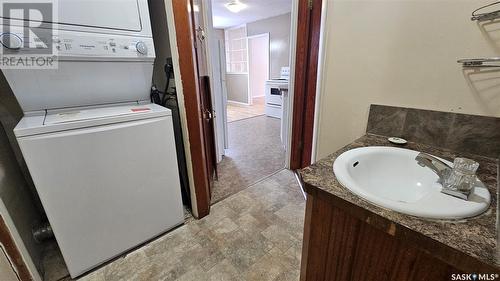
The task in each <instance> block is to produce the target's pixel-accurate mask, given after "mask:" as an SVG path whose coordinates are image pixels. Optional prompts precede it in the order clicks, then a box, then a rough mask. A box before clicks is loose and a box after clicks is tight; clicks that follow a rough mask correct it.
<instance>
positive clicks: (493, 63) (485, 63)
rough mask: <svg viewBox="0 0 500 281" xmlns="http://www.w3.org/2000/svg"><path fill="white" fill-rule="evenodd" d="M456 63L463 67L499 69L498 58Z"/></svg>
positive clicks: (463, 60)
mask: <svg viewBox="0 0 500 281" xmlns="http://www.w3.org/2000/svg"><path fill="white" fill-rule="evenodd" d="M457 62H458V63H461V64H462V66H463V67H500V57H491V58H478V59H460V60H458V61H457Z"/></svg>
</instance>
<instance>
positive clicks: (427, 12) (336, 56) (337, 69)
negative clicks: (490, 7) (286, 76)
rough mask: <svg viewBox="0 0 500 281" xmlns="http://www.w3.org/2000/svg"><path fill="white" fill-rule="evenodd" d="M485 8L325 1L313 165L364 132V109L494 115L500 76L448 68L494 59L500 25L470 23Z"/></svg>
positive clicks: (499, 103)
mask: <svg viewBox="0 0 500 281" xmlns="http://www.w3.org/2000/svg"><path fill="white" fill-rule="evenodd" d="M489 2H491V1H489V0H486V1H485V0H478V1H463V0H462V1H457V0H450V1H444V0H441V1H424V0H421V1H417V0H415V1H329V2H328V9H327V17H326V25H325V26H326V35H325V43H326V45H325V51H324V54H325V58H324V60H325V67H324V70H323V75H322V78H321V81H320V85H321V87H322V88H321V97H320V100H319V126H318V135H317V153H316V156H317V159H320V158H322V157H325V156H326V155H328V154H330V153H332V152H334V151H335V150H337V149H339V148H340V147H342V146H344V145H346V144H347V143H349V142H351V141H352V140H354V139H356V138H357V137H359V136H361V135H363V134H364V132H365V129H366V122H367V118H368V109H369V105H370V104H372V103H378V104H386V105H395V106H406V107H414V108H422V109H432V110H440V111H453V112H461V113H468V114H479V115H488V116H498V117H500V70H496V69H495V70H492V69H489V71H493V72H490V73H473V72H472V71H463V70H462V67H461V66H460V65H459V64H457V63H456V60H457V59H459V58H469V57H482V56H498V55H500V51H499V50H500V41H497V42H496V44H495V43H494V42H493V40H494V38H500V37H499V36H500V31H487V30H495V29H498V30H500V23H496V24H492V25H488V26H486V27H484V26H481V25H477V23H476V22H472V21H471V20H470V14H471V12H472V11H473V10H474V9H475V8H478V7H479V6H481V5H485V4H487V3H489ZM483 29H486V30H483ZM492 38H493V39H492Z"/></svg>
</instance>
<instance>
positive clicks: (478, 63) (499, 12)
mask: <svg viewBox="0 0 500 281" xmlns="http://www.w3.org/2000/svg"><path fill="white" fill-rule="evenodd" d="M499 4H500V1H496V2H493V3H490V4H488V5H485V6H482V7H479V8H477V9H475V10H474V11H473V12H472V17H471V20H472V21H478V22H480V21H487V20H491V21H492V20H495V19H498V18H500V5H499ZM495 5H499V6H498V8H499V9H496V10H493V9H491V10H492V11H489V12H487V11H485V12H482V13H480V11H481V10H484V9H486V8H489V7H492V6H495ZM457 62H458V63H460V64H462V66H463V67H467V68H470V67H500V57H490V58H474V59H459V60H458V61H457Z"/></svg>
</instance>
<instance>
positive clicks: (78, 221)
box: [1, 0, 184, 277]
mask: <svg viewBox="0 0 500 281" xmlns="http://www.w3.org/2000/svg"><path fill="white" fill-rule="evenodd" d="M58 5H59V8H58V9H59V17H58V21H57V22H54V24H55V27H56V29H57V35H54V36H53V38H51V39H52V40H53V42H54V44H56V47H57V49H58V50H59V57H58V68H57V69H54V70H34V69H31V70H30V69H23V70H19V69H4V70H3V73H4V75H5V77H6V79H7V81H8V83H9V85H10V87H11V88H12V90H13V92H14V95H15V96H16V98H17V100H18V102H19V104H20V106H21V108H22V110H23V111H24V117H23V118H22V120H21V121H20V122H19V124H18V125H17V126H16V128H15V129H14V133H15V135H16V138H17V141H18V143H19V146H20V148H21V151H22V154H23V156H24V159H25V161H26V163H27V165H28V169H29V171H30V174H31V177H32V178H33V181H34V183H35V187H36V190H37V193H38V195H39V197H40V200H41V202H42V205H43V207H44V210H45V212H46V214H47V217H48V219H49V222H50V224H51V226H52V229H53V231H54V234H55V238H56V240H57V242H58V244H59V247H60V249H61V252H62V254H63V257H64V260H65V262H66V265H67V267H68V270H69V272H70V274H71V276H72V277H76V276H79V275H81V274H83V273H85V272H87V271H89V270H90V269H92V268H95V267H96V266H98V265H100V264H102V263H104V262H106V261H108V260H110V259H112V258H114V257H116V256H119V255H120V254H122V253H124V252H126V251H127V250H129V249H132V248H134V247H136V246H138V245H140V244H142V243H144V242H146V241H148V240H150V239H152V238H154V237H156V236H157V235H160V234H162V233H164V232H165V231H167V230H169V229H171V228H173V227H175V226H177V225H179V224H182V223H183V220H184V216H183V207H182V201H181V191H180V185H179V174H178V168H177V160H176V152H175V142H174V132H173V127H172V117H171V112H170V110H168V109H166V108H163V107H160V106H158V105H155V104H151V103H150V102H149V100H150V97H149V94H150V86H151V79H152V73H153V62H154V59H155V53H154V45H153V38H152V32H151V26H150V18H149V11H148V3H147V0H120V1H114V0H110V1H85V0H59V1H58ZM10 22H11V25H12V28H11V30H16V25H17V28H21V29H22V26H23V25H27V24H30V26H36V25H37V24H31V23H30V22H26V21H24V20H22V19H19V20H16V19H11V20H10ZM9 36H10V37H11V38H10V39H6V38H7V37H9ZM51 36H52V35H51ZM16 38H21V40H23V39H22V38H23V37H22V34H15V32H13V33H12V34H3V36H2V38H1V39H2V43H5V42H7V43H8V44H4V47H8V48H11V49H15V50H16V51H17V52H19V53H21V54H22V53H23V51H29V50H24V49H23V48H22V46H23V45H24V44H19V45H18V46H14V45H12V44H15V39H16ZM18 43H19V42H18ZM21 43H22V42H21Z"/></svg>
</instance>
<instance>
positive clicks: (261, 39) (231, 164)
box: [206, 0, 292, 203]
mask: <svg viewBox="0 0 500 281" xmlns="http://www.w3.org/2000/svg"><path fill="white" fill-rule="evenodd" d="M288 2H289V4H290V5H289V7H288V10H287V11H285V12H284V13H283V12H279V13H277V14H272V13H270V14H269V15H268V16H262V15H257V14H255V12H253V13H254V14H253V15H252V12H251V11H248V13H247V14H245V15H244V16H243V15H242V13H243V11H242V12H239V13H238V14H236V13H230V12H229V13H228V12H226V11H225V9H226V8H225V7H224V6H223V5H222V7H221V6H220V5H219V6H218V5H216V4H217V2H216V1H214V2H213V5H212V6H211V8H212V9H211V11H212V13H211V15H209V16H208V17H212V18H213V27H214V29H213V34H214V37H215V40H216V41H217V42H218V43H219V47H220V43H221V42H223V43H224V44H223V46H222V47H223V49H224V51H223V52H221V50H220V49H217V50H215V51H208V52H207V53H208V54H210V55H211V56H212V58H211V59H210V60H211V61H219V62H222V61H223V62H224V63H223V64H222V63H221V65H220V73H221V78H222V79H221V82H222V84H225V87H224V86H223V87H222V88H225V89H226V90H225V91H220V92H217V91H214V92H213V95H215V96H217V95H221V96H222V97H219V98H217V97H214V100H216V99H220V100H223V101H224V100H226V101H227V102H226V103H225V104H223V105H222V107H220V108H218V109H217V108H216V109H215V110H216V111H218V112H219V114H218V116H227V118H226V119H225V120H218V121H222V122H224V124H223V125H221V126H217V127H218V128H219V127H220V128H226V130H224V131H223V132H219V133H223V134H224V136H225V140H226V142H225V145H224V150H223V151H221V150H219V153H220V154H221V155H222V157H221V160H220V161H219V162H218V165H217V166H218V173H219V178H218V180H216V181H214V183H213V187H212V199H211V202H212V203H216V202H218V201H220V200H222V199H224V198H226V197H228V196H230V195H232V194H234V193H236V192H238V191H240V190H243V189H245V188H246V187H249V186H250V185H252V184H254V183H256V182H258V181H260V180H262V179H264V178H266V177H268V176H270V175H272V174H274V173H276V172H278V171H280V170H282V169H284V168H285V159H286V150H285V147H286V146H287V144H286V143H285V142H286V140H287V139H288V138H287V137H284V136H283V132H285V134H287V133H288V131H289V130H288V114H286V113H284V112H283V109H284V108H289V107H288V106H287V105H285V104H284V103H286V100H285V101H284V98H283V94H284V93H285V92H287V90H288V79H287V78H288V76H286V77H285V78H284V77H282V72H281V70H282V69H286V71H285V72H286V73H287V74H288V73H289V65H290V57H291V55H292V54H291V52H290V50H291V44H290V33H291V30H292V28H291V9H292V1H291V0H290V1H288ZM245 18H246V19H247V20H245ZM221 19H222V20H221ZM241 19H243V20H241ZM249 19H250V20H249ZM221 22H225V23H222V24H221ZM228 22H230V23H228ZM206 28H207V29H210V27H206ZM207 33H208V34H211V32H207ZM209 40H210V39H209ZM208 45H215V46H217V44H210V43H209V44H208ZM217 55H219V58H217V57H216V56H217ZM220 56H223V59H221V58H220ZM280 79H282V80H280ZM285 90H286V91H285ZM221 111H223V112H221ZM220 146H221V145H219V146H218V147H220Z"/></svg>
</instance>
